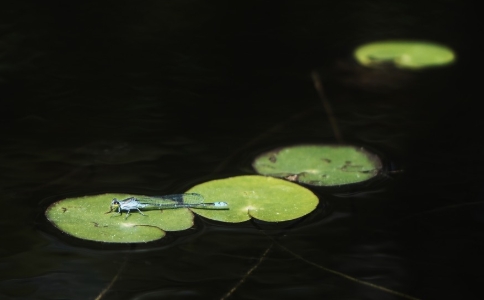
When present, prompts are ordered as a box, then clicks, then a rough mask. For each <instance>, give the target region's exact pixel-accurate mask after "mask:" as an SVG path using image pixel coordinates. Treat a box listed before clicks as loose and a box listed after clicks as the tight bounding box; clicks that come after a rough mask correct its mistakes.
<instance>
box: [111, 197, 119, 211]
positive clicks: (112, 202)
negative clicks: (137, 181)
mask: <svg viewBox="0 0 484 300" xmlns="http://www.w3.org/2000/svg"><path fill="white" fill-rule="evenodd" d="M113 207H114V208H117V207H119V201H118V199H116V198H114V199H113V201H111V209H112V208H113Z"/></svg>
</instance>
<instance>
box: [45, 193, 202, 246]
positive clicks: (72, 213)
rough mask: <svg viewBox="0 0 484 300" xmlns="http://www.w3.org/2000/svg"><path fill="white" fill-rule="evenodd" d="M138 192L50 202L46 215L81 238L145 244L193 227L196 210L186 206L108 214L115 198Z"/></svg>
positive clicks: (67, 231) (64, 230)
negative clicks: (126, 213) (170, 232)
mask: <svg viewBox="0 0 484 300" xmlns="http://www.w3.org/2000/svg"><path fill="white" fill-rule="evenodd" d="M130 196H134V195H127V194H103V195H95V196H86V197H78V198H68V199H65V200H61V201H57V202H55V203H53V204H52V205H50V206H49V207H48V208H47V210H46V212H45V215H46V216H47V219H49V221H50V222H52V223H53V224H54V225H55V226H56V227H57V228H59V229H60V230H61V231H63V232H65V233H67V234H70V235H72V236H75V237H77V238H81V239H86V240H91V241H100V242H110V243H142V242H149V241H154V240H158V239H161V238H163V237H164V236H165V231H178V230H185V229H188V228H190V227H192V226H193V213H192V212H191V211H190V210H189V209H186V208H179V209H168V210H153V211H144V212H143V213H144V214H145V215H146V217H145V216H142V215H141V214H139V213H138V212H136V211H135V212H132V213H131V214H130V215H129V218H128V219H126V220H125V214H124V213H123V215H122V216H116V214H115V213H109V214H105V212H107V211H108V210H109V205H110V203H111V200H112V199H113V198H117V199H124V198H128V197H130Z"/></svg>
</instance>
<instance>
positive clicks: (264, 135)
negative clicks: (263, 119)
mask: <svg viewBox="0 0 484 300" xmlns="http://www.w3.org/2000/svg"><path fill="white" fill-rule="evenodd" d="M312 113H314V107H310V108H309V109H305V110H303V111H301V112H299V113H297V114H295V115H293V116H292V117H291V118H289V119H286V120H284V121H283V122H280V123H278V124H276V125H274V126H273V127H271V128H269V129H268V130H266V131H264V132H262V133H261V134H259V135H258V136H256V137H255V138H253V139H252V140H250V141H249V142H247V143H246V144H244V145H243V146H241V147H239V148H237V150H235V151H234V152H232V154H231V155H230V156H229V157H227V158H226V159H224V160H223V161H222V162H221V163H220V164H219V165H218V166H217V167H216V168H215V170H214V171H213V173H218V172H220V171H222V170H223V169H224V168H225V167H226V166H227V164H228V163H229V162H231V161H232V159H233V158H234V157H235V156H236V155H238V154H239V153H241V152H243V151H244V150H246V149H248V148H249V147H251V146H253V145H254V144H256V143H258V142H259V141H263V140H265V139H266V138H267V137H268V136H270V135H271V134H273V133H275V132H277V131H279V130H281V129H283V128H284V127H285V126H286V125H290V124H294V122H295V121H297V120H299V119H301V118H305V117H307V116H308V115H310V114H312Z"/></svg>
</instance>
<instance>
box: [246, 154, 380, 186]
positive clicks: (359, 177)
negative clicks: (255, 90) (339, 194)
mask: <svg viewBox="0 0 484 300" xmlns="http://www.w3.org/2000/svg"><path fill="white" fill-rule="evenodd" d="M252 166H253V167H254V169H255V170H256V171H257V173H259V174H262V175H268V176H274V177H279V178H284V179H287V180H290V181H296V182H300V183H304V184H308V185H314V186H339V185H345V184H350V183H356V182H361V181H365V180H368V179H370V178H372V177H374V176H376V175H377V174H378V173H379V172H380V170H381V168H382V163H381V160H380V159H379V158H378V156H376V155H374V154H372V153H370V152H368V151H366V150H365V149H363V148H361V147H355V146H348V145H342V146H340V145H298V146H289V147H284V148H278V149H274V150H271V151H269V152H266V153H263V154H261V155H260V156H258V157H257V158H256V159H255V160H254V162H253V163H252Z"/></svg>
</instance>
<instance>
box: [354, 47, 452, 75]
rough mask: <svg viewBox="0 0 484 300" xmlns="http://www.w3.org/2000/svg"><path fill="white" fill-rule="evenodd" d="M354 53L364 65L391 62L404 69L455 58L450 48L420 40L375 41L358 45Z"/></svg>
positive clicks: (439, 64)
mask: <svg viewBox="0 0 484 300" xmlns="http://www.w3.org/2000/svg"><path fill="white" fill-rule="evenodd" d="M354 55H355V58H356V60H357V61H358V62H359V63H360V64H362V65H364V66H370V67H379V66H382V65H385V64H388V63H391V64H394V65H395V66H396V67H398V68H403V69H420V68H427V67H433V66H442V65H447V64H450V63H452V62H453V61H454V60H455V54H454V52H453V51H452V50H451V49H450V48H448V47H445V46H442V45H439V44H434V43H429V42H419V41H381V42H374V43H370V44H365V45H363V46H360V47H358V48H357V49H356V50H355V53H354Z"/></svg>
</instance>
